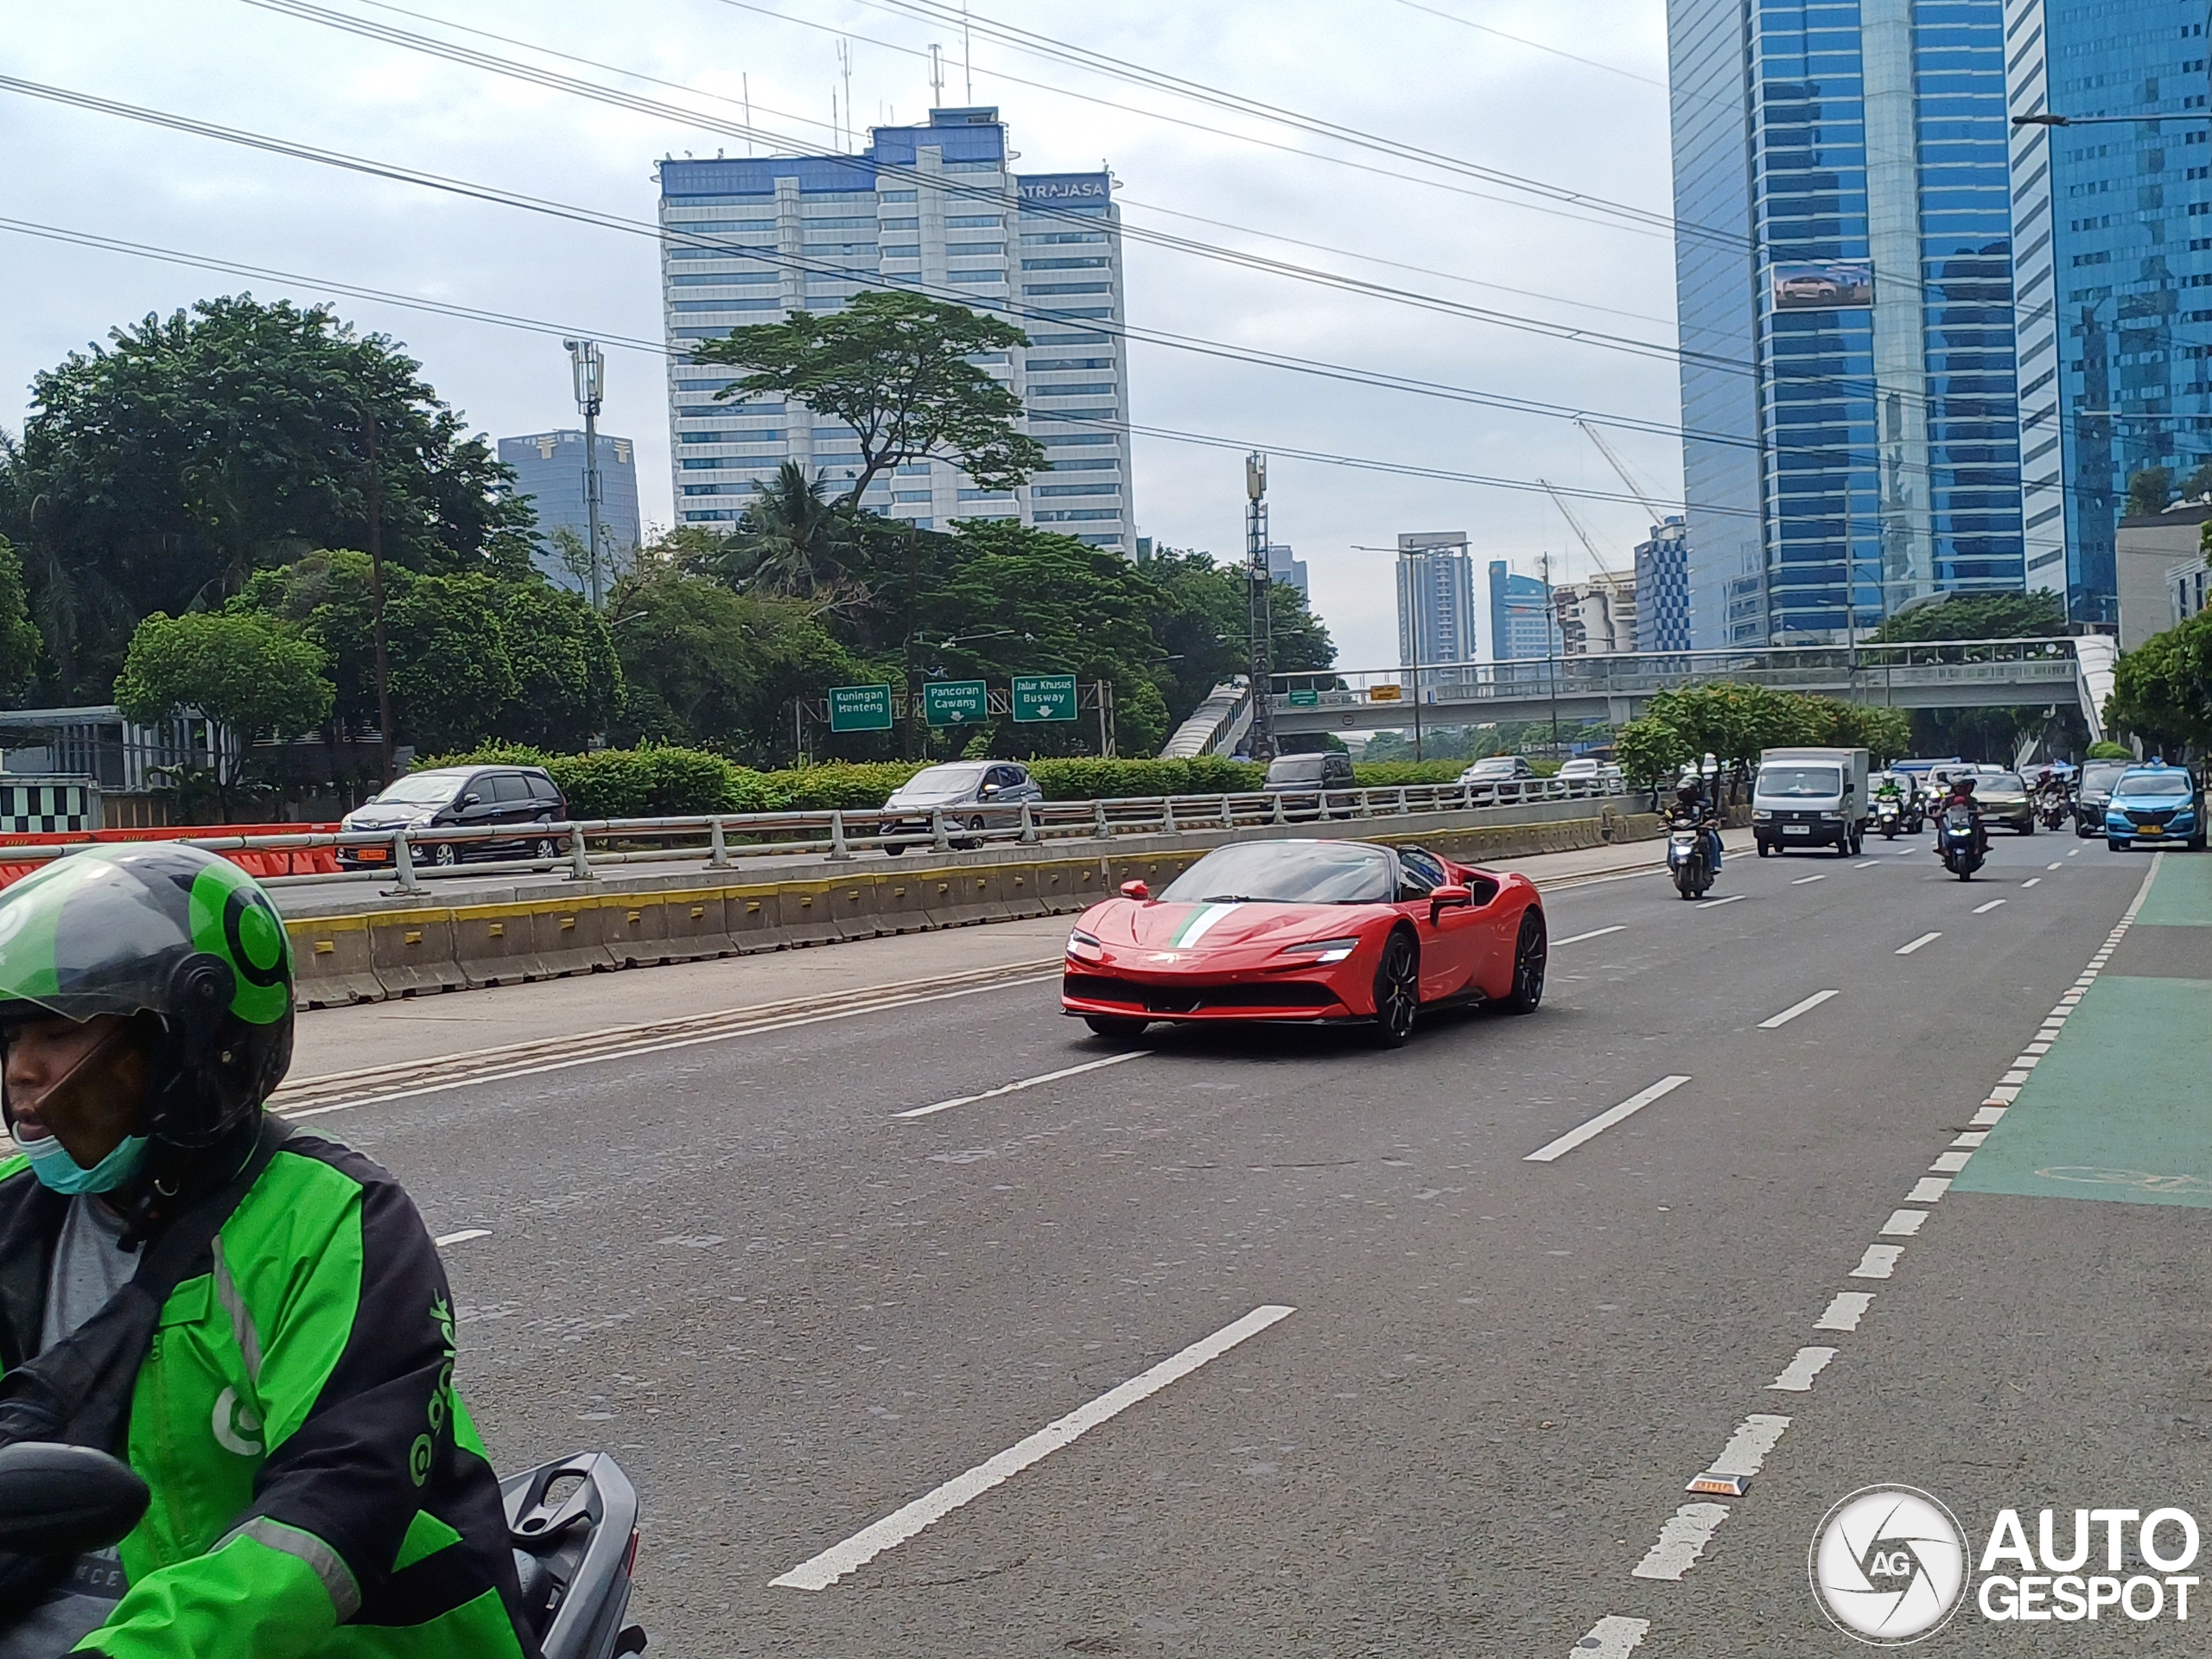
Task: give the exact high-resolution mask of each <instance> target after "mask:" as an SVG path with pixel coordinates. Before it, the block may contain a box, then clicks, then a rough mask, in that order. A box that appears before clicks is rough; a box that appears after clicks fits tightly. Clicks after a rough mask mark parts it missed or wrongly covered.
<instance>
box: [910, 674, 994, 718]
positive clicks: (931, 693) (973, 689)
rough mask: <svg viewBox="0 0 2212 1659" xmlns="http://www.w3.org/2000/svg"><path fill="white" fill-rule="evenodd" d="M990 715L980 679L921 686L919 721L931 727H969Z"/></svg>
mask: <svg viewBox="0 0 2212 1659" xmlns="http://www.w3.org/2000/svg"><path fill="white" fill-rule="evenodd" d="M990 713H991V709H990V698H989V693H988V692H987V691H986V690H984V687H983V683H982V681H981V680H931V681H930V682H929V683H927V684H926V685H925V686H923V687H922V718H923V719H924V720H925V721H927V722H928V723H929V724H931V725H932V726H969V725H973V724H975V723H976V721H982V720H988V719H989V718H990Z"/></svg>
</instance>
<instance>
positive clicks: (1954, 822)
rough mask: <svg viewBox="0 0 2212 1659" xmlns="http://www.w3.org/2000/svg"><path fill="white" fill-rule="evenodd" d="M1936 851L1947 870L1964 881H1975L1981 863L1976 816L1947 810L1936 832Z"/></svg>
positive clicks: (1955, 809) (1960, 808) (1952, 809)
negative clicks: (1975, 823) (1940, 826)
mask: <svg viewBox="0 0 2212 1659" xmlns="http://www.w3.org/2000/svg"><path fill="white" fill-rule="evenodd" d="M1936 850H1937V851H1938V852H1939V853H1941V854H1942V857H1943V868H1945V869H1947V870H1948V871H1949V872H1950V873H1951V874H1953V875H1955V876H1957V877H1958V878H1959V880H1961V881H1971V880H1974V872H1975V871H1976V870H1978V869H1980V868H1981V863H1982V851H1981V836H1980V831H1979V830H1978V829H1976V828H1975V826H1974V814H1973V813H1971V812H1969V811H1967V810H1966V808H1964V807H1962V806H1955V807H1952V808H1950V809H1949V810H1947V811H1946V812H1945V813H1944V814H1943V823H1942V828H1941V829H1939V830H1937V832H1936Z"/></svg>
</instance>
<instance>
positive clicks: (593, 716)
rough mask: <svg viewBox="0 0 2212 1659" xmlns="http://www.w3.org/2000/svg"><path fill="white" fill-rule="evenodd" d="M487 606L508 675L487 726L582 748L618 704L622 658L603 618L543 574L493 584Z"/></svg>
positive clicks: (550, 744) (527, 739)
mask: <svg viewBox="0 0 2212 1659" xmlns="http://www.w3.org/2000/svg"><path fill="white" fill-rule="evenodd" d="M493 613H494V614H495V615H496V616H497V618H498V620H499V637H500V639H501V640H502V641H503V642H504V643H505V646H506V652H507V662H508V665H509V666H510V667H511V668H512V670H513V672H514V681H515V692H514V698H513V701H512V702H509V703H508V704H507V706H506V708H505V709H504V710H502V711H501V713H500V715H499V722H498V725H497V726H496V728H494V729H496V730H497V731H498V732H499V734H501V735H502V736H505V737H507V738H510V739H512V740H513V741H516V742H519V743H528V744H531V745H534V746H535V747H538V748H543V749H552V750H566V751H574V750H578V749H582V747H584V745H585V744H586V743H587V742H588V741H590V740H591V739H592V738H593V737H594V736H595V735H597V734H600V733H601V732H603V731H605V730H606V729H607V722H608V721H610V720H612V719H613V716H614V715H615V712H616V711H617V710H618V709H620V707H621V704H622V664H621V663H620V660H619V659H618V658H616V656H615V652H614V642H613V639H612V638H611V637H610V636H609V634H608V632H607V619H606V618H604V617H602V616H601V615H600V613H598V612H596V611H594V610H593V609H592V607H590V605H589V604H588V603H587V602H586V601H584V599H583V597H582V595H581V594H572V593H570V592H569V590H568V589H567V588H556V587H555V586H553V584H552V583H550V582H545V581H542V580H532V581H529V582H498V583H495V584H493Z"/></svg>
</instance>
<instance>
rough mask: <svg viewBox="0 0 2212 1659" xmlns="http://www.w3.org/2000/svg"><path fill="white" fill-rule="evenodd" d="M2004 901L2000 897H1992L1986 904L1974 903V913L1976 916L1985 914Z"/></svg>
mask: <svg viewBox="0 0 2212 1659" xmlns="http://www.w3.org/2000/svg"><path fill="white" fill-rule="evenodd" d="M2004 902H2005V901H2004V900H2003V899H1991V900H1990V901H1989V902H1988V903H1987V904H1986V905H1976V906H1974V914H1975V915H1977V916H1986V915H1987V914H1988V913H1989V912H1991V911H1993V910H1994V909H1996V908H1997V906H1999V905H2001V904H2003V903H2004Z"/></svg>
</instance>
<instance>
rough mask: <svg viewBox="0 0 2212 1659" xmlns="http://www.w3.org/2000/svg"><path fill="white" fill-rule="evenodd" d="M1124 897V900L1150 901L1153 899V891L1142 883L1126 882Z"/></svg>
mask: <svg viewBox="0 0 2212 1659" xmlns="http://www.w3.org/2000/svg"><path fill="white" fill-rule="evenodd" d="M1151 897H1152V889H1151V888H1150V887H1147V886H1145V884H1144V883H1143V882H1141V881H1124V882H1122V898H1124V899H1149V898H1151Z"/></svg>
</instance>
